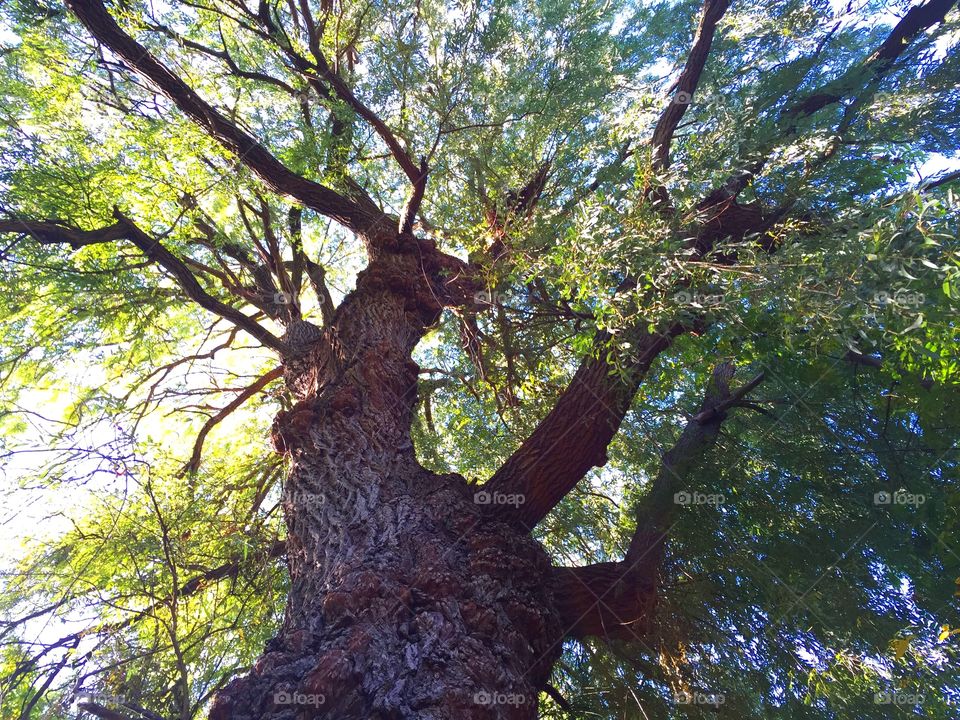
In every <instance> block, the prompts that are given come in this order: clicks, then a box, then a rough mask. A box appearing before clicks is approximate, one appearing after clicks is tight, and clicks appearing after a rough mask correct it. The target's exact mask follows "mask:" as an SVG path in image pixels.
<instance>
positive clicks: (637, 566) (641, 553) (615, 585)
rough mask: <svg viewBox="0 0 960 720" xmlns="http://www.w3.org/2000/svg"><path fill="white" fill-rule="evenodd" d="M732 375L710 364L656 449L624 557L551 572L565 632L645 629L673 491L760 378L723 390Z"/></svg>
mask: <svg viewBox="0 0 960 720" xmlns="http://www.w3.org/2000/svg"><path fill="white" fill-rule="evenodd" d="M733 373H734V368H733V365H732V364H730V363H721V364H720V365H718V366H717V367H716V368H714V371H713V375H712V377H711V380H710V383H709V385H708V387H707V390H706V392H705V394H704V399H703V401H702V403H701V405H700V408H699V410H698V412H697V413H696V414H695V415H694V416H693V417H692V418H691V419H690V420H689V421H688V422H687V424H686V426H685V427H684V429H683V431H682V432H681V433H680V437H679V438H678V439H677V442H676V444H675V445H674V446H673V447H672V448H671V449H670V450H669V451H668V452H667V453H665V454H664V456H663V459H662V461H661V464H660V469H659V471H658V473H657V476H656V477H655V478H654V480H653V482H652V483H651V486H650V491H649V492H648V493H647V495H646V496H645V498H644V501H643V502H642V503H641V505H640V506H639V507H638V509H637V513H636V515H637V527H636V530H635V532H634V535H633V537H632V539H631V541H630V546H629V548H628V549H627V553H626V557H625V558H624V559H623V560H622V561H620V562H604V563H598V564H595V565H587V566H585V567H576V568H571V567H560V568H556V569H555V571H554V583H555V593H556V597H557V598H558V609H559V611H560V614H561V618H562V619H563V621H564V623H565V624H566V627H567V628H569V629H568V630H567V634H568V635H569V636H570V637H574V638H584V637H587V636H595V637H605V638H617V639H623V640H631V639H637V638H640V637H642V636H643V635H644V634H645V633H646V632H648V630H649V625H648V623H649V621H650V619H651V616H652V612H653V609H654V607H655V605H656V598H657V582H658V576H659V573H660V563H661V560H662V558H663V547H664V542H665V540H666V538H667V535H668V533H669V530H670V525H671V523H672V522H673V516H674V514H675V512H676V509H677V507H678V502H677V496H676V493H677V492H679V491H690V490H693V489H695V488H691V487H690V485H691V481H692V474H693V471H694V470H695V468H696V467H697V465H699V464H700V463H701V462H702V461H703V458H704V456H705V454H706V453H707V452H708V451H709V450H710V449H711V448H713V447H714V445H716V441H717V437H718V435H719V432H720V425H721V423H722V422H723V421H724V419H726V417H727V410H729V409H730V408H732V407H734V406H735V405H737V404H739V403H740V402H741V401H742V400H743V398H744V397H745V396H746V395H747V393H749V392H750V391H751V390H753V389H754V388H755V387H756V386H757V385H758V384H759V383H760V382H761V381H762V380H763V374H762V373H761V374H760V375H758V376H757V377H755V378H754V379H753V380H751V381H749V382H747V383H746V384H745V385H743V386H741V387H740V388H738V389H736V390H732V391H731V390H730V387H729V382H730V379H731V378H732V377H733Z"/></svg>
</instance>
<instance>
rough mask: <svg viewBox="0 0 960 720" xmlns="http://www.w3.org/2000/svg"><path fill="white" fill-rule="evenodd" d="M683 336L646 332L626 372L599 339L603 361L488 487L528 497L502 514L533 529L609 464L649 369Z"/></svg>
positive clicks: (586, 371) (581, 372)
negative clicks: (610, 450) (611, 359)
mask: <svg viewBox="0 0 960 720" xmlns="http://www.w3.org/2000/svg"><path fill="white" fill-rule="evenodd" d="M681 332H683V327H682V326H681V325H674V326H672V327H671V328H669V329H668V330H667V331H665V332H664V333H662V334H647V333H643V334H641V335H640V336H639V338H638V339H637V341H636V343H635V344H634V345H635V347H636V348H637V355H636V357H635V358H634V360H633V361H632V363H631V364H630V367H629V368H628V369H627V372H626V373H625V374H620V373H618V372H617V370H616V368H615V367H613V366H612V365H611V364H610V363H608V362H607V361H606V359H605V358H606V355H605V351H604V349H603V346H604V343H605V342H606V340H607V339H608V338H607V337H606V336H603V337H602V338H598V341H597V343H596V348H597V352H598V353H599V357H596V356H593V355H591V356H590V357H588V358H587V359H585V360H584V361H583V363H581V365H580V368H579V369H578V370H577V372H576V374H575V375H574V377H573V380H571V382H570V384H569V385H568V386H567V388H566V390H564V392H563V394H562V395H561V396H560V399H559V400H558V401H557V404H556V405H555V406H554V407H553V409H552V410H551V411H550V413H549V414H548V415H547V416H546V417H545V418H544V419H543V420H542V421H541V422H540V424H539V425H538V426H537V428H536V429H535V430H534V431H533V433H531V435H530V437H528V438H527V439H526V440H525V441H524V443H523V444H522V445H521V446H520V447H519V448H518V449H517V451H516V452H514V453H513V455H511V456H510V458H509V459H508V460H507V461H506V462H505V463H504V464H503V466H501V467H500V469H499V470H497V472H496V473H495V474H494V475H493V477H491V478H490V480H489V481H488V482H487V483H486V484H485V486H484V489H485V490H487V491H488V492H490V493H505V494H520V495H523V497H524V502H523V503H522V504H521V505H519V506H513V509H510V510H502V512H505V513H506V512H509V513H510V519H511V520H513V521H516V522H518V523H520V524H522V525H524V526H526V527H531V528H532V527H533V526H534V525H536V524H537V523H538V522H539V521H540V520H542V519H543V517H544V516H545V515H546V514H547V513H548V512H550V510H551V509H552V508H553V507H554V506H555V505H556V504H557V503H558V502H560V500H561V499H563V497H564V496H565V495H566V494H567V493H568V492H570V490H571V489H572V488H573V486H574V485H576V483H577V482H578V481H579V480H580V479H581V478H582V477H583V476H584V475H586V473H587V472H588V471H589V470H590V469H591V468H593V467H595V466H600V465H604V464H605V463H606V461H607V454H606V450H607V445H609V443H610V441H611V440H612V439H613V436H614V435H615V434H616V432H617V429H618V428H619V427H620V423H621V422H622V421H623V418H624V417H625V416H626V414H627V411H628V410H629V409H630V404H631V403H632V401H633V396H634V395H635V394H636V391H637V389H638V388H639V387H640V383H641V382H642V381H643V378H644V377H645V376H646V373H647V371H648V370H649V368H650V365H651V364H653V361H654V360H655V359H656V358H657V356H658V355H659V354H660V353H661V352H663V351H664V350H666V349H667V348H668V347H669V346H670V344H671V343H672V341H673V338H674V337H675V336H677V335H679V334H680V333H681ZM505 507H510V506H505Z"/></svg>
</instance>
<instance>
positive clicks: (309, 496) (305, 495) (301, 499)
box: [287, 491, 327, 508]
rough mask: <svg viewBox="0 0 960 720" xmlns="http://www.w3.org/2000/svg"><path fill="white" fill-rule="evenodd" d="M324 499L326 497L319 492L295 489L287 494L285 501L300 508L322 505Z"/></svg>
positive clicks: (325, 499)
mask: <svg viewBox="0 0 960 720" xmlns="http://www.w3.org/2000/svg"><path fill="white" fill-rule="evenodd" d="M326 501H327V498H326V497H325V496H324V495H323V494H321V493H309V492H301V491H297V492H295V493H293V494H291V495H289V496H287V502H289V503H290V504H291V505H294V506H296V507H301V508H307V507H317V506H318V505H323V504H324V503H325V502H326Z"/></svg>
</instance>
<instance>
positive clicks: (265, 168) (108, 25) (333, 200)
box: [67, 0, 392, 237]
mask: <svg viewBox="0 0 960 720" xmlns="http://www.w3.org/2000/svg"><path fill="white" fill-rule="evenodd" d="M67 5H68V6H69V7H70V9H71V10H72V11H73V13H74V14H75V15H76V16H77V18H78V19H79V20H80V22H82V23H83V24H84V26H85V27H86V28H87V29H88V30H89V31H90V34H91V35H93V37H94V38H96V39H97V40H98V41H99V42H100V43H102V44H103V45H105V46H106V47H108V48H110V50H112V51H113V52H114V53H116V54H117V55H118V56H120V57H121V58H123V59H124V60H125V61H126V63H127V64H128V65H129V66H130V67H131V68H132V69H133V70H135V71H136V72H137V73H139V74H140V75H141V76H143V77H144V78H146V79H147V80H148V81H150V82H151V83H152V84H153V85H155V86H156V87H157V89H159V90H160V92H162V93H163V94H164V95H166V96H167V97H168V98H170V100H171V101H173V103H174V104H175V105H176V106H177V107H178V108H179V109H180V110H181V111H182V112H183V113H184V114H186V115H187V116H188V117H190V118H191V119H192V120H193V121H194V122H196V123H197V124H198V125H199V126H200V127H202V128H203V129H204V130H205V131H206V132H207V133H208V134H209V135H210V136H211V137H212V138H214V139H215V140H217V142H219V143H220V144H221V145H223V146H224V147H225V148H226V149H227V150H229V151H230V152H231V153H233V154H234V155H236V156H237V158H238V159H239V160H240V161H241V162H242V163H244V164H245V165H246V166H247V167H248V168H250V170H251V171H253V172H254V173H255V174H256V175H257V176H258V177H260V178H261V179H262V180H263V182H264V183H266V184H267V185H268V186H269V187H270V188H272V189H273V190H275V191H276V192H278V193H281V194H283V195H288V196H290V197H293V198H296V199H297V200H299V201H300V202H302V203H303V204H304V205H306V206H307V207H309V208H312V209H313V210H316V211H317V212H319V213H321V214H322V215H326V216H327V217H330V218H333V219H334V220H336V221H337V222H339V223H341V224H343V225H344V226H345V227H347V228H349V229H350V230H353V231H354V232H356V233H358V234H360V235H363V236H365V237H372V236H376V235H378V234H379V233H383V232H384V231H385V230H386V228H385V227H383V223H384V220H385V218H384V216H383V215H382V214H371V212H370V208H367V207H361V206H360V205H358V204H357V203H355V202H353V201H352V200H349V199H348V198H346V197H344V196H343V195H340V194H339V193H337V192H335V191H334V190H331V189H330V188H328V187H326V186H324V185H321V184H320V183H317V182H314V181H312V180H308V179H307V178H304V177H302V176H300V175H297V174H296V173H295V172H293V171H292V170H290V169H289V168H287V167H286V166H285V165H284V164H283V163H281V162H280V161H279V160H277V158H275V157H274V156H273V155H272V154H271V153H270V152H269V151H268V150H267V149H266V148H265V147H263V146H262V145H261V144H260V143H258V142H257V141H256V140H255V139H254V138H253V137H251V136H250V135H248V134H247V133H246V132H244V131H243V130H241V129H240V128H239V127H238V126H237V125H235V124H234V123H232V122H231V121H230V120H228V119H227V118H226V117H224V116H223V115H222V114H221V113H220V112H218V111H217V110H215V109H214V108H213V107H212V106H211V105H210V104H209V103H207V102H206V101H204V100H203V99H202V98H201V97H200V96H199V95H198V94H197V93H196V92H194V90H193V89H191V88H190V87H189V86H188V85H187V84H186V83H185V82H184V81H183V80H181V79H180V77H179V76H177V75H176V74H174V73H173V72H172V71H171V70H170V69H168V68H167V67H166V66H165V65H163V64H162V63H160V62H159V61H158V60H157V59H156V58H154V57H153V56H152V55H151V54H150V52H149V51H148V50H147V49H146V48H145V47H143V45H141V44H140V43H138V42H137V41H136V40H134V39H133V38H132V37H131V36H130V35H128V34H127V33H126V32H124V31H123V30H122V29H121V28H120V26H119V25H117V23H116V22H115V21H114V19H113V17H112V16H111V15H110V13H109V12H107V9H106V8H105V7H104V5H103V2H101V0H68V2H67ZM391 230H392V228H391Z"/></svg>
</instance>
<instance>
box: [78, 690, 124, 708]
mask: <svg viewBox="0 0 960 720" xmlns="http://www.w3.org/2000/svg"><path fill="white" fill-rule="evenodd" d="M126 701H127V699H126V698H125V697H123V696H122V695H110V694H109V693H102V692H95V691H92V690H81V691H80V692H78V693H77V694H76V695H75V696H74V699H73V706H74V709H75V710H78V709H82V707H81V706H83V705H89V704H93V705H123V704H124V703H125V702H126Z"/></svg>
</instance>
